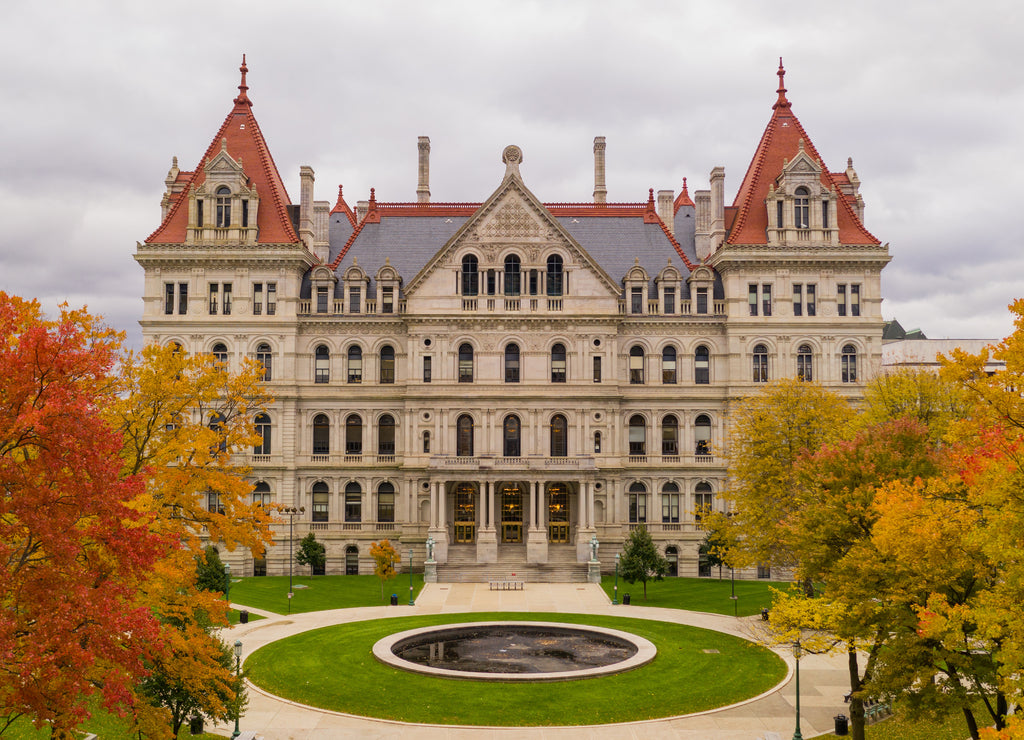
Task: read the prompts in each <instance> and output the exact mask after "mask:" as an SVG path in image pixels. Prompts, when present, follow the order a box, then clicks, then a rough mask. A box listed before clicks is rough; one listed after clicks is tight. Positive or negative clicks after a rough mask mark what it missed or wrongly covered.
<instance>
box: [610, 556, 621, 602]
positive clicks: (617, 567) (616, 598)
mask: <svg viewBox="0 0 1024 740" xmlns="http://www.w3.org/2000/svg"><path fill="white" fill-rule="evenodd" d="M621 557H622V555H621V554H620V553H615V590H614V591H613V593H614V594H615V595H614V596H612V603H613V604H618V603H619V558H621Z"/></svg>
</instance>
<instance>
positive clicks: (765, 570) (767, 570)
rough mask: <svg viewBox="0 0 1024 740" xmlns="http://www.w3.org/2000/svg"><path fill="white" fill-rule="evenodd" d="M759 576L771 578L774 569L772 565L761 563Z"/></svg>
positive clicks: (758, 568) (758, 571) (758, 569)
mask: <svg viewBox="0 0 1024 740" xmlns="http://www.w3.org/2000/svg"><path fill="white" fill-rule="evenodd" d="M757 577H758V578H771V577H772V569H771V567H770V566H768V565H759V566H757Z"/></svg>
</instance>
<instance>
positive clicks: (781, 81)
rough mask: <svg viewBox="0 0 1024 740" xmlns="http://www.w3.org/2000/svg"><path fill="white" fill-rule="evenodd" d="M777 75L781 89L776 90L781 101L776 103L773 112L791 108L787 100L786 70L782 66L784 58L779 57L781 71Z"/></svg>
mask: <svg viewBox="0 0 1024 740" xmlns="http://www.w3.org/2000/svg"><path fill="white" fill-rule="evenodd" d="M776 74H778V76H779V89H778V90H776V92H777V93H778V94H779V99H778V100H777V101H775V105H773V106H772V110H775V109H776V108H788V107H789V101H788V100H787V99H786V69H785V67H783V66H782V57H779V71H778V72H777V73H776Z"/></svg>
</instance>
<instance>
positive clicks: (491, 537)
mask: <svg viewBox="0 0 1024 740" xmlns="http://www.w3.org/2000/svg"><path fill="white" fill-rule="evenodd" d="M479 485H480V506H481V507H482V509H483V511H482V512H481V516H480V517H478V519H479V521H480V522H481V527H480V529H479V531H478V532H477V535H476V560H477V562H478V563H495V562H497V561H498V538H497V536H496V533H495V531H494V484H493V483H492V482H491V481H482V482H481V483H480V484H479Z"/></svg>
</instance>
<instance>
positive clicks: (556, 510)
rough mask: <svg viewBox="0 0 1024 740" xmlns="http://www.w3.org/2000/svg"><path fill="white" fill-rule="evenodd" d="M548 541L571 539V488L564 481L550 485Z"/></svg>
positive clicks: (564, 541)
mask: <svg viewBox="0 0 1024 740" xmlns="http://www.w3.org/2000/svg"><path fill="white" fill-rule="evenodd" d="M548 541H549V542H554V543H560V544H561V543H567V542H568V541H569V490H568V489H567V488H566V487H565V484H564V483H552V484H551V485H550V486H548Z"/></svg>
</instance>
